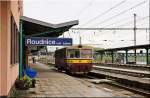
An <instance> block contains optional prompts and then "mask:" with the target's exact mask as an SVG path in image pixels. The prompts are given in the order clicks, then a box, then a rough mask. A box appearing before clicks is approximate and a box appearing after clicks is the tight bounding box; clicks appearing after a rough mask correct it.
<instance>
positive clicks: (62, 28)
mask: <svg viewBox="0 0 150 98" xmlns="http://www.w3.org/2000/svg"><path fill="white" fill-rule="evenodd" d="M21 20H22V22H23V32H24V34H25V35H26V36H35V37H58V36H60V35H62V34H63V33H64V32H66V31H68V30H69V29H70V28H71V27H72V26H74V25H78V23H79V21H78V20H74V21H69V22H65V23H60V24H52V23H48V22H43V21H40V20H36V19H33V18H29V17H26V16H22V17H21Z"/></svg>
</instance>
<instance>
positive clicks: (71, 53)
mask: <svg viewBox="0 0 150 98" xmlns="http://www.w3.org/2000/svg"><path fill="white" fill-rule="evenodd" d="M68 58H80V51H79V49H69V50H68Z"/></svg>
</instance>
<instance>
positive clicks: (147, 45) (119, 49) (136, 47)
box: [96, 44, 150, 52]
mask: <svg viewBox="0 0 150 98" xmlns="http://www.w3.org/2000/svg"><path fill="white" fill-rule="evenodd" d="M133 49H150V44H145V45H136V46H128V47H120V48H111V49H102V50H98V51H96V52H105V51H121V50H133Z"/></svg>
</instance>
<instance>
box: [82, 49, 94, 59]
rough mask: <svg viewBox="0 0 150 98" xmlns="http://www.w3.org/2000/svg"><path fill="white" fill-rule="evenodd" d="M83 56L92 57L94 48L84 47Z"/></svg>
mask: <svg viewBox="0 0 150 98" xmlns="http://www.w3.org/2000/svg"><path fill="white" fill-rule="evenodd" d="M81 58H92V50H91V49H82V50H81Z"/></svg>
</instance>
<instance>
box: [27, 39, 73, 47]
mask: <svg viewBox="0 0 150 98" xmlns="http://www.w3.org/2000/svg"><path fill="white" fill-rule="evenodd" d="M25 45H26V46H29V45H36V46H71V45H72V38H50V37H26V38H25Z"/></svg>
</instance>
